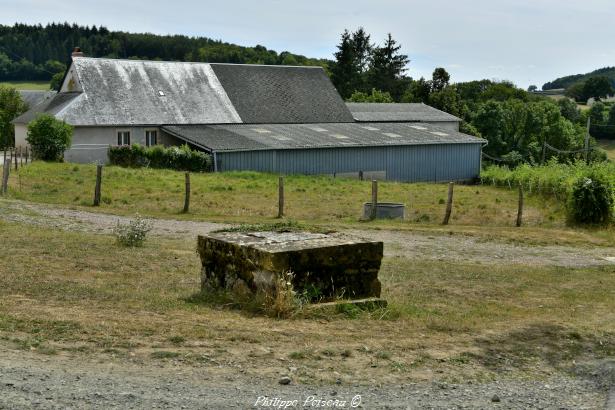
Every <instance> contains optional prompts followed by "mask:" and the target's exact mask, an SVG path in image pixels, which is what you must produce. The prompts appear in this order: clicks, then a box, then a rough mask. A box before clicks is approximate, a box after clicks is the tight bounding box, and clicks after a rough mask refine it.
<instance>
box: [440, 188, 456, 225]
mask: <svg viewBox="0 0 615 410" xmlns="http://www.w3.org/2000/svg"><path fill="white" fill-rule="evenodd" d="M454 186H455V183H454V182H449V183H448V199H447V200H446V213H445V214H444V220H443V221H442V225H448V220H449V219H450V217H451V212H452V210H453V187H454Z"/></svg>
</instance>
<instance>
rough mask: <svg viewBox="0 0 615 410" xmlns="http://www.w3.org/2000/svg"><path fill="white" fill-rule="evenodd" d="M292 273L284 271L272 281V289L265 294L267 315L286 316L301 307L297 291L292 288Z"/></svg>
mask: <svg viewBox="0 0 615 410" xmlns="http://www.w3.org/2000/svg"><path fill="white" fill-rule="evenodd" d="M292 279H293V273H292V272H284V273H283V274H282V275H280V277H279V278H277V280H276V281H275V283H274V289H273V290H272V292H271V293H270V294H267V295H266V296H265V303H264V307H265V312H266V313H267V314H268V315H269V316H273V317H277V318H288V317H290V316H292V315H293V314H294V313H296V311H297V310H298V308H300V307H301V303H300V301H299V298H298V297H297V292H295V290H294V289H293V284H292Z"/></svg>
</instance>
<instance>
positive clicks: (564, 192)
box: [481, 161, 615, 200]
mask: <svg viewBox="0 0 615 410" xmlns="http://www.w3.org/2000/svg"><path fill="white" fill-rule="evenodd" d="M590 174H592V175H600V176H602V177H604V178H605V180H607V181H609V182H610V183H611V186H615V164H614V163H612V162H600V163H592V164H589V165H587V164H585V162H583V161H577V162H575V163H572V164H562V163H557V162H555V161H551V162H549V163H547V164H546V165H542V166H530V165H527V164H524V165H521V166H519V167H517V168H514V169H510V168H508V167H506V166H490V167H487V168H486V169H485V170H483V171H482V173H481V181H482V183H483V184H485V185H494V186H504V187H510V188H512V187H515V186H519V185H521V186H522V187H523V188H524V189H525V190H526V191H527V192H529V193H536V194H540V195H545V196H552V197H555V198H556V199H558V200H567V199H568V198H569V195H570V193H571V192H572V187H573V186H574V183H575V182H576V181H577V180H578V179H579V178H584V177H586V176H588V175H590Z"/></svg>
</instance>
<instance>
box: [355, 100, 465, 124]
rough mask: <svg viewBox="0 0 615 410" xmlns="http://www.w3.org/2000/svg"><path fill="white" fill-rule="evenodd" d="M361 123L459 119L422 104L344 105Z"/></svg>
mask: <svg viewBox="0 0 615 410" xmlns="http://www.w3.org/2000/svg"><path fill="white" fill-rule="evenodd" d="M346 105H347V106H348V108H349V109H350V112H352V115H353V117H354V119H355V120H357V121H361V122H395V121H419V122H420V121H426V122H428V121H455V122H459V121H461V119H459V118H457V117H455V116H454V115H451V114H448V113H446V112H444V111H440V110H438V109H436V108H433V107H430V106H429V105H425V104H422V103H418V104H415V103H411V104H407V103H390V104H389V103H382V104H381V103H346Z"/></svg>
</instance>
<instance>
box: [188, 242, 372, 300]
mask: <svg viewBox="0 0 615 410" xmlns="http://www.w3.org/2000/svg"><path fill="white" fill-rule="evenodd" d="M382 251H383V246H382V242H364V241H354V240H352V239H351V238H348V237H345V236H343V235H324V234H313V233H276V232H249V233H238V232H220V233H213V234H210V235H207V236H199V238H198V252H199V255H200V257H201V262H202V265H203V269H202V278H201V286H202V288H203V289H227V290H231V291H233V292H237V293H241V294H246V293H248V294H249V293H252V294H256V293H257V292H259V291H263V292H267V293H272V292H275V290H276V289H277V288H279V286H276V284H277V283H278V282H279V281H289V282H290V283H291V285H292V288H293V290H294V291H295V292H297V293H299V294H301V295H303V296H304V297H307V298H308V299H310V300H312V301H327V300H335V299H338V298H347V299H360V298H368V297H380V288H381V286H380V281H379V280H378V271H379V270H380V263H381V260H382ZM289 274H290V275H289Z"/></svg>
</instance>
